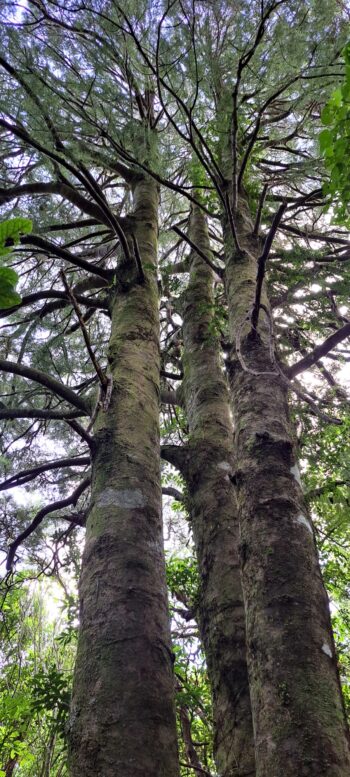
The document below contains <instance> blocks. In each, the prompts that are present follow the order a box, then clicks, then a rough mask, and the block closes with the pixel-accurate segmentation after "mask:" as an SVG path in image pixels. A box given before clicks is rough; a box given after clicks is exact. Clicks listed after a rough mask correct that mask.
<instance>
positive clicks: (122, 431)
mask: <svg viewBox="0 0 350 777" xmlns="http://www.w3.org/2000/svg"><path fill="white" fill-rule="evenodd" d="M157 209H158V193H157V188H156V185H155V183H154V182H153V181H151V180H149V179H147V180H146V179H143V180H140V181H138V182H137V183H136V185H135V187H134V213H133V215H132V217H131V218H130V219H129V222H130V224H131V225H132V229H133V232H134V236H135V237H136V240H137V243H138V250H139V254H140V257H141V260H142V262H143V264H144V272H145V276H146V279H145V282H143V283H142V282H136V283H135V282H134V284H133V285H132V286H131V288H130V289H129V290H128V291H125V290H124V291H123V288H124V289H126V286H124V287H123V288H122V289H121V290H119V291H118V292H117V293H114V292H113V293H112V296H111V312H112V330H111V338H110V344H109V355H108V360H109V369H110V374H111V376H112V378H113V390H112V395H111V399H110V403H109V406H108V409H107V410H105V411H104V410H103V409H101V410H100V411H99V414H98V417H97V421H96V424H95V438H94V439H95V448H94V454H93V477H92V497H91V508H90V513H89V517H88V522H87V531H86V544H85V551H84V556H83V563H82V573H81V581H80V602H81V627H80V637H79V646H78V655H77V662H76V670H75V683H74V693H73V703H72V714H71V745H70V761H71V773H72V776H73V777H90V775H91V777H92V775H94V777H96V775H101V777H112V775H113V777H176V776H177V775H178V757H177V744H176V728H175V713H174V706H173V695H174V688H173V673H172V664H173V656H172V652H171V644H170V631H169V621H168V608H167V590H166V583H165V567H164V554H163V537H162V522H161V488H160V467H159V321H158V319H159V317H158V288H157V277H156V263H157ZM150 265H151V266H153V269H150ZM134 271H135V268H131V267H128V266H127V263H126V266H125V273H124V275H125V276H127V274H128V272H129V274H130V275H132V274H133V273H134Z"/></svg>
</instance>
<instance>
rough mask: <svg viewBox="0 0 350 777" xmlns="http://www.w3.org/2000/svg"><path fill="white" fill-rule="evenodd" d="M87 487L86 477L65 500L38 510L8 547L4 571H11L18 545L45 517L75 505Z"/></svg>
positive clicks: (88, 479)
mask: <svg viewBox="0 0 350 777" xmlns="http://www.w3.org/2000/svg"><path fill="white" fill-rule="evenodd" d="M89 485H90V477H86V478H84V480H82V481H81V483H79V485H78V486H77V487H76V488H75V489H74V491H72V493H71V494H70V496H67V497H66V498H65V499H60V500H59V501H57V502H52V503H51V504H49V505H46V507H43V508H42V509H41V510H39V512H38V513H37V514H36V516H35V518H34V519H33V520H32V522H31V523H30V524H29V526H27V528H26V529H24V531H22V532H21V534H19V535H18V537H17V538H16V539H15V540H14V541H13V542H11V544H10V545H9V549H8V554H7V561H6V569H7V570H8V571H9V570H10V569H12V565H13V560H14V557H15V553H16V550H17V548H18V547H19V545H21V544H22V542H23V540H25V539H27V537H29V536H30V535H31V534H33V531H35V529H36V528H37V527H38V526H39V525H40V524H41V523H42V521H43V520H44V518H45V516H46V515H48V514H49V513H53V512H55V511H56V510H62V509H63V507H68V506H69V505H72V504H73V505H76V503H77V501H78V499H79V497H80V496H81V494H82V493H83V492H84V491H85V490H86V489H87V488H88V486H89Z"/></svg>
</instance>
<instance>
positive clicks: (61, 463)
mask: <svg viewBox="0 0 350 777" xmlns="http://www.w3.org/2000/svg"><path fill="white" fill-rule="evenodd" d="M86 464H90V457H89V456H76V457H75V458H74V457H70V458H66V459H56V461H48V462H46V464H39V466H37V467H32V468H31V469H22V470H21V471H20V472H16V474H15V475H11V477H9V478H7V480H3V482H2V483H0V491H6V489H8V488H14V487H17V486H23V485H24V484H25V483H27V482H28V481H30V480H33V479H34V478H36V477H37V476H38V475H41V474H42V473H43V472H48V471H49V470H53V469H61V467H84V466H85V465H86Z"/></svg>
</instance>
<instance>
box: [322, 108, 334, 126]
mask: <svg viewBox="0 0 350 777" xmlns="http://www.w3.org/2000/svg"><path fill="white" fill-rule="evenodd" d="M333 120H334V111H333V108H332V107H331V105H330V104H329V103H328V105H326V106H325V107H324V108H323V111H322V113H321V121H322V124H333Z"/></svg>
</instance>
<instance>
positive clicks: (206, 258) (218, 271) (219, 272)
mask: <svg viewBox="0 0 350 777" xmlns="http://www.w3.org/2000/svg"><path fill="white" fill-rule="evenodd" d="M171 229H172V230H173V232H176V234H177V235H179V236H180V237H181V238H182V240H185V241H186V243H188V245H189V246H191V248H192V250H193V251H195V252H196V254H198V256H200V257H201V258H202V259H204V261H205V262H206V264H208V265H209V267H210V268H211V269H212V270H213V272H215V273H216V275H218V276H219V278H222V276H223V270H222V268H221V267H216V265H215V264H214V262H212V261H211V259H209V256H207V254H205V253H204V251H202V250H201V249H200V248H199V247H198V246H197V245H196V243H194V242H193V240H191V239H190V238H189V237H188V236H187V235H186V234H185V233H184V232H183V231H182V229H179V227H176V226H174V227H171Z"/></svg>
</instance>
